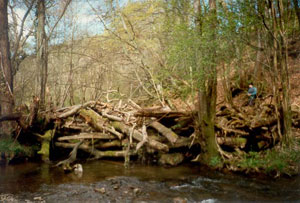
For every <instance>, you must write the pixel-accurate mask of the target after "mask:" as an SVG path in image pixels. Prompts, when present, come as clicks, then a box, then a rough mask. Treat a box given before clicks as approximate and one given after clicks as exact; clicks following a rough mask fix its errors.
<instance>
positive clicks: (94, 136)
mask: <svg viewBox="0 0 300 203" xmlns="http://www.w3.org/2000/svg"><path fill="white" fill-rule="evenodd" d="M79 139H102V140H111V139H115V136H113V135H108V134H104V133H80V134H78V135H71V136H63V137H59V138H58V141H65V140H79Z"/></svg>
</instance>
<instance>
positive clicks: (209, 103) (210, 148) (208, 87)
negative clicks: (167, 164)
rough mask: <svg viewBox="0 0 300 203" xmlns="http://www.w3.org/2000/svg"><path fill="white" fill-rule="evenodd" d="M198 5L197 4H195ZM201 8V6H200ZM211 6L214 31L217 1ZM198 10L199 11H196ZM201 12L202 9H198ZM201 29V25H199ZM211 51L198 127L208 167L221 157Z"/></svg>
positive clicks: (213, 56)
mask: <svg viewBox="0 0 300 203" xmlns="http://www.w3.org/2000/svg"><path fill="white" fill-rule="evenodd" d="M194 5H197V4H194ZM199 6H200V4H199ZM209 6H210V15H211V18H210V20H211V21H210V24H211V27H212V30H215V28H216V23H217V22H216V0H210V1H209ZM194 10H197V9H194ZM198 10H200V9H198ZM198 26H199V27H200V26H201V25H198ZM215 37H216V35H215V33H214V31H212V33H211V40H212V41H214V40H215ZM211 51H212V52H213V53H212V54H211V55H212V58H211V60H212V63H211V64H213V65H211V66H209V67H208V68H205V70H204V71H205V73H206V76H205V78H204V79H203V80H204V81H202V82H201V83H202V85H200V89H199V90H198V125H199V131H198V133H199V135H198V138H199V140H198V141H199V143H200V145H201V152H202V154H201V158H200V161H201V162H202V163H204V164H206V165H210V163H211V160H212V159H213V158H218V157H219V152H218V146H217V142H216V137H215V129H214V126H215V125H214V124H215V114H216V99H217V70H216V66H215V56H216V51H215V49H214V47H213V45H212V48H211Z"/></svg>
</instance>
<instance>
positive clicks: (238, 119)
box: [53, 101, 282, 165]
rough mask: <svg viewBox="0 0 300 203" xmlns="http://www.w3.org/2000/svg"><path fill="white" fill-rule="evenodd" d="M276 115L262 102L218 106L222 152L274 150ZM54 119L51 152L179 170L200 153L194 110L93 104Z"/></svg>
mask: <svg viewBox="0 0 300 203" xmlns="http://www.w3.org/2000/svg"><path fill="white" fill-rule="evenodd" d="M275 112H276V110H275V107H274V105H272V104H266V103H260V104H258V105H256V106H254V107H243V108H237V107H234V106H230V107H229V106H223V107H221V108H220V109H219V111H218V113H217V115H216V124H215V129H216V142H217V143H218V144H219V145H220V146H221V147H220V150H225V151H227V152H232V151H239V152H240V151H241V150H243V151H250V150H251V151H252V150H255V151H260V150H264V149H267V148H270V147H272V146H274V145H275V144H276V143H278V141H280V139H281V136H282V135H281V134H280V130H279V126H280V120H278V119H277V117H276V114H275ZM54 118H55V123H56V125H55V128H56V131H55V136H53V140H54V143H55V147H58V148H70V149H71V148H73V149H74V148H76V149H77V148H78V149H79V150H81V151H84V152H86V153H88V154H89V156H92V157H93V158H95V159H100V158H118V157H119V158H124V159H125V163H127V162H128V161H129V160H130V159H132V158H138V159H140V160H144V161H151V162H157V163H160V164H167V165H178V164H180V163H181V162H184V161H191V160H193V159H194V158H195V157H197V155H199V153H200V152H201V149H200V145H199V144H198V140H197V135H196V133H195V127H196V126H197V112H196V111H192V112H186V111H184V112H180V111H172V110H170V109H169V108H162V107H151V108H141V107H140V106H138V105H137V104H136V103H134V102H133V101H129V102H128V103H126V104H122V102H119V103H118V104H115V105H112V104H107V103H101V102H94V101H92V102H88V103H86V104H83V105H76V106H72V107H68V108H64V109H61V110H58V111H56V115H55V117H54ZM74 159H75V157H74V156H73V157H72V158H71V161H74ZM68 161H70V160H68Z"/></svg>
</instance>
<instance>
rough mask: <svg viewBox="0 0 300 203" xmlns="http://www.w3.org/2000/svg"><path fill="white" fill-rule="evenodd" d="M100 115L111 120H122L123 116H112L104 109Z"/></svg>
mask: <svg viewBox="0 0 300 203" xmlns="http://www.w3.org/2000/svg"><path fill="white" fill-rule="evenodd" d="M101 115H102V116H103V117H104V118H108V119H109V120H112V121H122V120H123V118H121V117H118V116H114V115H109V114H107V113H106V112H105V111H102V112H101Z"/></svg>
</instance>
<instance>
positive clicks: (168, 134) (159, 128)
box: [150, 121, 178, 144]
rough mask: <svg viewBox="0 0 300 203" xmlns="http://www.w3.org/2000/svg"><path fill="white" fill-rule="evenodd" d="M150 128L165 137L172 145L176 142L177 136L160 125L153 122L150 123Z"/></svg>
mask: <svg viewBox="0 0 300 203" xmlns="http://www.w3.org/2000/svg"><path fill="white" fill-rule="evenodd" d="M150 126H151V127H152V128H154V129H156V130H157V131H158V132H160V133H161V134H162V135H163V136H165V137H166V138H167V139H168V140H169V141H170V142H171V143H172V144H174V143H175V142H176V141H177V139H178V135H177V134H176V133H174V132H173V131H172V130H171V129H169V128H167V127H166V126H164V125H162V124H161V123H159V122H157V121H154V122H152V123H150Z"/></svg>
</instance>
